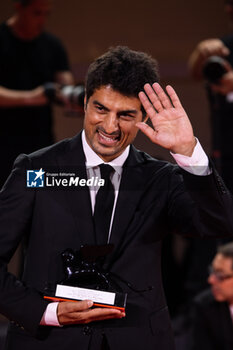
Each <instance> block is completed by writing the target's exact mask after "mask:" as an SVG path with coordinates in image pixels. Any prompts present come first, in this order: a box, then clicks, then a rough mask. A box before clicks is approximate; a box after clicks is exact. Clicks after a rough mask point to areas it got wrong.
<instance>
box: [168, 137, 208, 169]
mask: <svg viewBox="0 0 233 350" xmlns="http://www.w3.org/2000/svg"><path fill="white" fill-rule="evenodd" d="M196 140H197V144H196V146H195V148H194V151H193V154H192V156H191V157H187V156H184V155H182V154H178V153H172V152H171V155H172V157H173V158H174V159H175V161H176V163H177V164H178V165H179V166H180V167H181V168H182V169H184V170H185V171H187V172H189V173H191V174H193V175H199V176H206V175H209V174H211V169H210V167H209V159H208V157H207V155H206V153H205V151H204V150H203V148H202V146H201V144H200V142H199V141H198V139H196Z"/></svg>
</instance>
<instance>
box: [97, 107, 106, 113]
mask: <svg viewBox="0 0 233 350" xmlns="http://www.w3.org/2000/svg"><path fill="white" fill-rule="evenodd" d="M96 109H97V111H99V112H103V111H105V109H104V107H102V106H96Z"/></svg>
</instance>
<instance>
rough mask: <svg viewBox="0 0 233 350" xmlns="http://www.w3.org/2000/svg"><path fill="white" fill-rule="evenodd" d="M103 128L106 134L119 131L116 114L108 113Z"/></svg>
mask: <svg viewBox="0 0 233 350" xmlns="http://www.w3.org/2000/svg"><path fill="white" fill-rule="evenodd" d="M102 125H103V127H104V130H105V132H106V133H108V134H112V133H114V132H116V131H118V130H119V122H118V118H117V115H116V114H115V113H108V114H107V115H106V117H105V119H104V122H103V124H102Z"/></svg>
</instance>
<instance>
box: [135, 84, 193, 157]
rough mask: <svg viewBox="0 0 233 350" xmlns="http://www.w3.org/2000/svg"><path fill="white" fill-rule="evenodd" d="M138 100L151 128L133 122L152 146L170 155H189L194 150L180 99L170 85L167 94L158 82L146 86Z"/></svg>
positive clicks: (187, 119)
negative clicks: (164, 149) (156, 146)
mask: <svg viewBox="0 0 233 350" xmlns="http://www.w3.org/2000/svg"><path fill="white" fill-rule="evenodd" d="M144 90H145V92H140V93H139V98H140V100H141V102H142V104H143V107H144V109H145V111H146V113H147V116H148V117H149V118H150V119H151V122H152V125H153V128H152V127H150V126H149V125H147V124H146V123H143V122H141V123H137V126H138V128H139V129H140V130H141V131H142V132H144V134H145V135H147V136H148V137H149V138H150V140H151V141H152V142H153V143H156V144H158V145H160V146H162V147H164V148H166V149H169V150H170V151H171V152H173V153H179V154H183V155H187V156H191V155H192V152H193V149H194V147H195V143H196V141H195V138H194V135H193V129H192V125H191V123H190V121H189V118H188V116H187V114H186V112H185V110H184V109H183V107H182V105H181V103H180V100H179V98H178V96H177V94H176V92H175V90H174V89H173V88H172V87H171V86H167V87H166V91H167V94H168V95H167V94H166V93H165V92H164V91H163V89H162V88H161V86H160V85H159V84H158V83H154V84H153V85H152V86H150V85H149V84H146V85H145V86H144Z"/></svg>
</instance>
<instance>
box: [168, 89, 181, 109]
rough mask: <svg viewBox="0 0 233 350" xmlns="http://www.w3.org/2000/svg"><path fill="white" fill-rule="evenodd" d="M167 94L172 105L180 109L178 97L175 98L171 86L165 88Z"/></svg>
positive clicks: (175, 95)
mask: <svg viewBox="0 0 233 350" xmlns="http://www.w3.org/2000/svg"><path fill="white" fill-rule="evenodd" d="M166 90H167V93H168V95H169V96H170V99H171V101H172V104H173V106H174V107H175V108H181V107H182V104H181V102H180V99H179V97H178V96H177V94H176V92H175V90H174V89H173V87H171V85H168V86H167V87H166Z"/></svg>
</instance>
